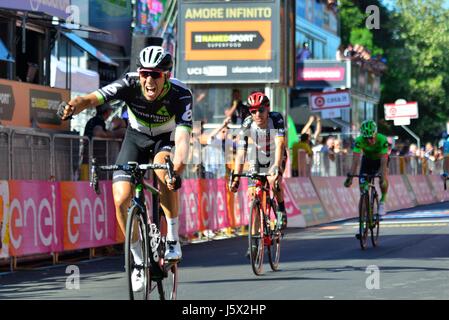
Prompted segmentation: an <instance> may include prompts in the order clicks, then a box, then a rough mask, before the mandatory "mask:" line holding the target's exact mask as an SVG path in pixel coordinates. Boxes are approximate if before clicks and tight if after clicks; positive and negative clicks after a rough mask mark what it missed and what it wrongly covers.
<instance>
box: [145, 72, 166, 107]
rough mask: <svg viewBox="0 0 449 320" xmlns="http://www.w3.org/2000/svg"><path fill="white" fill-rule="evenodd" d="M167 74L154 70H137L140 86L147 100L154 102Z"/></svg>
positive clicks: (162, 87)
mask: <svg viewBox="0 0 449 320" xmlns="http://www.w3.org/2000/svg"><path fill="white" fill-rule="evenodd" d="M166 77H167V73H166V72H163V71H161V70H156V69H139V78H140V85H141V87H142V92H143V95H144V96H145V98H146V99H147V100H150V101H154V100H156V99H157V97H159V95H160V94H161V92H162V90H163V89H164V83H165V79H166Z"/></svg>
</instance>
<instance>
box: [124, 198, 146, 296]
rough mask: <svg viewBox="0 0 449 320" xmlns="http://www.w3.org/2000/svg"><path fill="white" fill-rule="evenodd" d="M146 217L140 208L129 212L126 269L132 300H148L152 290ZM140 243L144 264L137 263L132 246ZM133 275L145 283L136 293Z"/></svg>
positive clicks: (133, 208) (134, 208)
mask: <svg viewBox="0 0 449 320" xmlns="http://www.w3.org/2000/svg"><path fill="white" fill-rule="evenodd" d="M145 220H146V217H145V215H144V213H143V212H142V210H141V208H140V207H139V206H136V205H134V206H132V207H131V208H130V209H129V211H128V219H127V222H126V236H125V269H126V277H127V280H128V281H127V282H128V293H129V299H130V300H147V299H148V297H149V288H150V284H151V283H150V269H149V265H148V245H149V243H148V236H147V234H148V233H147V224H146V221H145ZM137 241H139V243H140V247H139V248H137V250H140V251H141V253H142V260H143V262H142V263H139V264H137V263H135V261H134V256H133V253H132V252H131V244H132V243H136V242H137ZM133 273H134V274H136V273H137V274H138V275H139V276H140V278H141V281H142V282H143V288H142V289H141V290H138V291H135V290H134V289H133V283H132V282H133V280H132V277H133Z"/></svg>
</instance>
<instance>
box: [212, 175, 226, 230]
mask: <svg viewBox="0 0 449 320" xmlns="http://www.w3.org/2000/svg"><path fill="white" fill-rule="evenodd" d="M227 192H228V190H227V186H226V179H225V178H222V179H218V180H217V193H216V198H215V201H216V204H217V206H216V209H217V211H216V226H215V228H214V229H213V230H216V229H222V228H227V227H229V226H230V223H229V219H228V208H227V201H226V193H227Z"/></svg>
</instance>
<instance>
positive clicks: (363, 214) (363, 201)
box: [358, 194, 369, 250]
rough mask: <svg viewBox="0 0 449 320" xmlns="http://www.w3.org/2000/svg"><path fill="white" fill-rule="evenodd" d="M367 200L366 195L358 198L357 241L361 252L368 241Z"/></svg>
mask: <svg viewBox="0 0 449 320" xmlns="http://www.w3.org/2000/svg"><path fill="white" fill-rule="evenodd" d="M368 206H369V198H368V194H363V195H361V196H360V202H359V235H358V238H359V241H360V246H361V247H362V249H363V250H365V249H366V247H367V240H368V230H369V218H368V210H369V207H368Z"/></svg>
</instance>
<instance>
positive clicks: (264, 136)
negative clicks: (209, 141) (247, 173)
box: [237, 112, 286, 168]
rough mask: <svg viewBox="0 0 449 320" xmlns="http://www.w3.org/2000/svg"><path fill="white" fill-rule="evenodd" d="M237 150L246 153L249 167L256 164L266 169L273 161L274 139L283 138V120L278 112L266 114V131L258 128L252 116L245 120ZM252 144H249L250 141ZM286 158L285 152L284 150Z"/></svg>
mask: <svg viewBox="0 0 449 320" xmlns="http://www.w3.org/2000/svg"><path fill="white" fill-rule="evenodd" d="M239 137H240V139H239V144H238V147H237V148H238V149H243V150H245V152H246V151H248V146H249V145H251V147H252V148H251V149H249V151H248V153H247V154H248V157H247V158H248V162H249V163H250V166H251V167H254V166H255V165H256V164H257V165H258V167H259V168H268V167H270V166H271V165H272V163H273V162H274V159H275V150H276V143H275V138H276V137H285V123H284V118H283V117H282V115H281V114H280V113H279V112H270V113H269V114H268V127H267V128H266V129H262V128H259V127H258V126H257V125H256V123H255V122H254V121H253V119H252V116H249V117H247V118H246V119H245V121H244V122H243V124H242V129H241V131H240V133H239ZM249 139H251V140H252V143H251V144H250V140H249ZM284 157H286V150H284Z"/></svg>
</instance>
